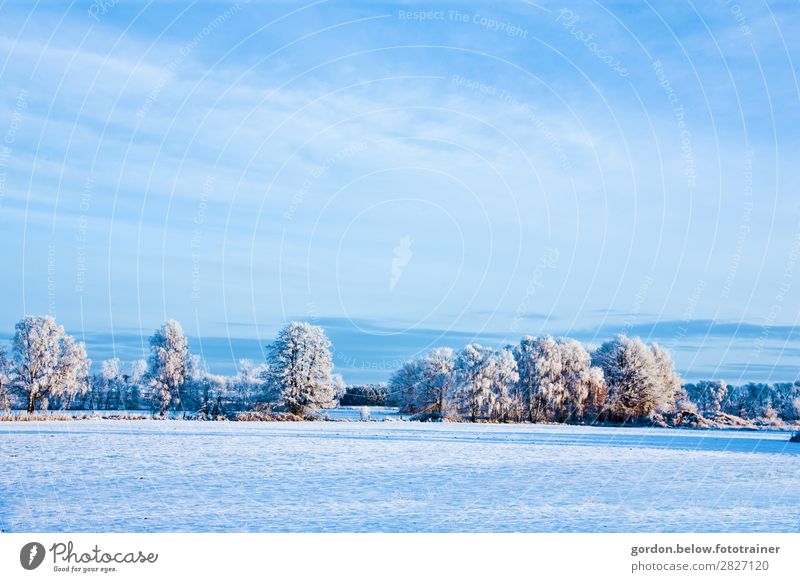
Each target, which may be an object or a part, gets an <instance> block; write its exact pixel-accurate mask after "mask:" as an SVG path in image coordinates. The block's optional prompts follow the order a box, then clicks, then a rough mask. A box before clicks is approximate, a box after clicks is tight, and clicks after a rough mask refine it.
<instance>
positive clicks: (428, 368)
mask: <svg viewBox="0 0 800 582" xmlns="http://www.w3.org/2000/svg"><path fill="white" fill-rule="evenodd" d="M455 360H456V356H455V352H454V351H453V350H452V349H450V348H436V349H435V350H433V351H432V352H430V353H429V354H426V355H425V356H424V357H423V358H422V360H421V361H420V362H419V378H418V381H417V383H416V394H415V401H416V403H417V410H421V411H424V412H429V413H431V414H434V415H438V416H446V415H447V411H448V407H449V401H450V399H451V398H452V396H453V389H454V384H455Z"/></svg>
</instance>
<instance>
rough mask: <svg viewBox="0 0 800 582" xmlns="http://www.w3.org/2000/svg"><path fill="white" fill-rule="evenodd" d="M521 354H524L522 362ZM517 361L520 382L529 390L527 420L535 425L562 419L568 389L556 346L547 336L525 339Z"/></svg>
mask: <svg viewBox="0 0 800 582" xmlns="http://www.w3.org/2000/svg"><path fill="white" fill-rule="evenodd" d="M523 345H524V350H523ZM521 354H524V359H523V360H521V359H520V355H521ZM517 358H518V367H519V369H520V370H521V372H520V378H524V380H525V382H526V383H527V384H529V385H530V386H531V392H530V399H531V400H530V405H529V406H530V407H529V410H528V418H529V420H530V421H532V422H538V421H541V420H546V419H554V418H556V417H558V416H562V417H563V412H564V409H565V402H566V396H567V387H566V384H565V381H564V374H563V362H562V353H561V346H560V345H559V343H558V342H557V341H556V340H555V339H553V338H552V337H550V336H546V337H542V338H525V339H524V340H523V343H521V344H520V348H519V349H518V351H517Z"/></svg>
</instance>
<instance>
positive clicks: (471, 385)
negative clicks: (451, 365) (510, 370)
mask: <svg viewBox="0 0 800 582" xmlns="http://www.w3.org/2000/svg"><path fill="white" fill-rule="evenodd" d="M493 357H494V350H493V349H492V348H488V347H484V346H482V345H480V344H477V343H474V344H468V345H467V346H466V347H464V349H462V350H461V351H460V352H458V355H457V356H456V368H455V374H456V378H457V383H458V391H457V396H456V403H457V407H458V409H459V411H460V412H461V414H462V415H464V416H468V417H469V419H470V420H471V421H472V422H475V421H476V420H478V419H479V418H481V417H483V416H486V415H488V414H489V409H490V406H491V404H492V387H493V385H494V384H493V382H494V379H495V378H494V375H495V371H494V370H493V369H492V368H493V366H495V362H494V361H493V359H494V358H493Z"/></svg>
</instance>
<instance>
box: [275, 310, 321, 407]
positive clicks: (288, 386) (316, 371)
mask: <svg viewBox="0 0 800 582" xmlns="http://www.w3.org/2000/svg"><path fill="white" fill-rule="evenodd" d="M330 346H331V342H330V341H329V340H328V337H327V336H326V335H325V332H324V331H323V329H322V328H321V327H317V326H314V325H311V324H310V323H305V322H298V321H293V322H291V323H290V324H289V325H287V326H286V327H284V328H283V329H282V330H281V331H280V332H279V333H278V337H277V338H276V339H275V341H274V342H273V343H272V345H271V346H270V350H269V362H268V363H269V368H268V371H267V377H268V378H269V382H270V384H271V385H272V386H274V387H275V388H276V389H277V390H278V391H279V392H280V395H281V401H282V402H283V404H284V405H285V406H286V409H287V410H289V411H290V412H292V413H294V414H306V413H308V412H311V411H314V410H317V409H319V408H324V407H327V406H330V405H331V403H332V401H333V382H332V373H333V357H332V355H331V350H330Z"/></svg>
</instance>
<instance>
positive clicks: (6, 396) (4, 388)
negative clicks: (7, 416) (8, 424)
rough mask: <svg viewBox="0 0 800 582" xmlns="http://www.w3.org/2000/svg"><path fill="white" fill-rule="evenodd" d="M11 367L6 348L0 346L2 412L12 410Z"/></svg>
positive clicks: (0, 406)
mask: <svg viewBox="0 0 800 582" xmlns="http://www.w3.org/2000/svg"><path fill="white" fill-rule="evenodd" d="M8 368H9V366H8V356H7V355H6V348H5V347H3V346H0V410H10V409H11V394H10V393H9V383H10V378H9V369H8Z"/></svg>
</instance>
